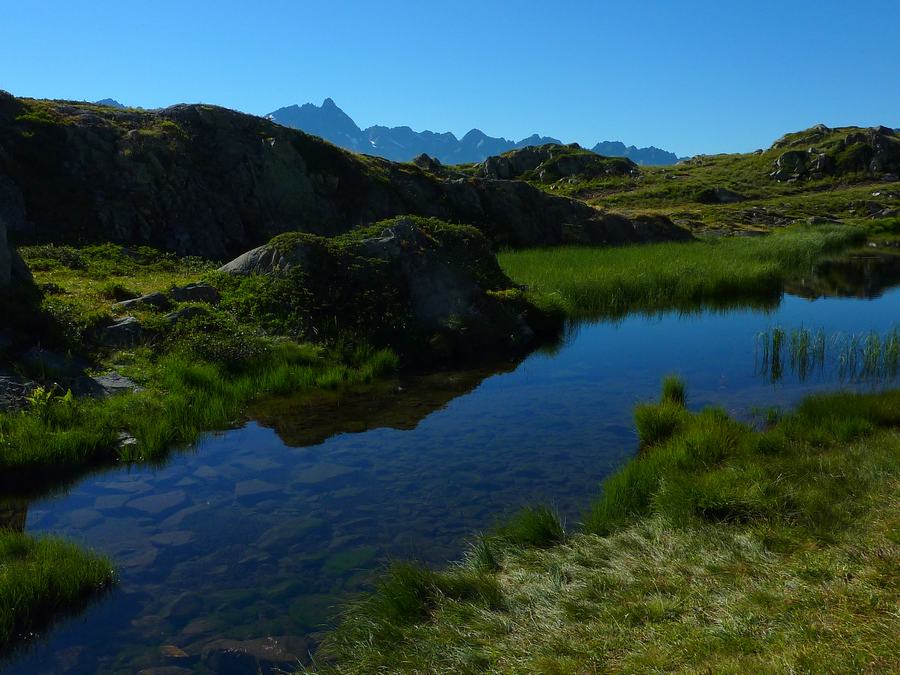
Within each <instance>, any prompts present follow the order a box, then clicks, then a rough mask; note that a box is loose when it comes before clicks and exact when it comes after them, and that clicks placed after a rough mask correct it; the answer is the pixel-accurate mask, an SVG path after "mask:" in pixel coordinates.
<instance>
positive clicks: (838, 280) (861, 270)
mask: <svg viewBox="0 0 900 675" xmlns="http://www.w3.org/2000/svg"><path fill="white" fill-rule="evenodd" d="M898 282H900V252H896V251H875V250H869V251H863V252H858V253H853V254H851V255H849V256H845V257H842V258H838V259H834V260H825V261H822V262H821V263H819V264H818V265H816V267H815V268H814V269H813V270H812V272H811V273H810V274H809V275H805V276H803V277H800V278H796V279H793V280H791V281H790V282H789V283H788V284H787V285H786V290H787V292H789V293H792V294H794V295H799V296H801V297H804V298H810V299H815V298H825V297H847V298H869V299H873V298H878V297H880V296H881V295H882V294H883V293H884V292H885V291H886V290H887V289H889V288H892V287H894V286H896V285H897V283H898Z"/></svg>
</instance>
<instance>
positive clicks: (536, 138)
mask: <svg viewBox="0 0 900 675" xmlns="http://www.w3.org/2000/svg"><path fill="white" fill-rule="evenodd" d="M266 117H267V118H268V119H270V120H272V121H273V122H276V123H278V124H281V125H282V126H285V127H291V128H293V129H300V130H302V131H305V132H306V133H309V134H313V135H315V136H321V137H322V138H324V139H326V140H328V141H331V142H332V143H334V144H335V145H337V146H340V147H342V148H346V149H347V150H353V151H354V152H362V153H366V154H369V155H377V156H379V157H384V158H386V159H390V160H393V161H395V162H408V161H410V160H411V159H413V158H415V157H417V156H419V155H421V154H422V153H425V154H427V155H430V156H431V157H435V158H437V159H439V160H440V161H441V162H443V163H444V164H464V163H468V162H482V161H484V160H485V159H487V158H488V157H491V156H494V155H499V154H501V153H504V152H507V151H509V150H514V149H516V148H524V147H528V146H533V145H544V144H546V143H557V144H558V143H560V142H561V141H559V140H558V139H555V138H551V137H549V136H540V135H538V134H533V135H531V136H529V137H528V138H523V139H522V140H520V141H518V142H517V141H511V140H508V139H506V138H495V137H492V136H488V135H487V134H485V133H484V132H482V131H480V130H479V129H472V130H471V131H469V132H468V133H467V134H466V135H465V136H463V137H462V138H457V137H456V136H455V135H454V134H452V133H450V132H449V131H448V132H444V133H435V132H434V131H413V130H412V129H411V128H410V127H406V126H403V127H386V126H380V125H376V126H371V127H368V128H366V129H360V127H359V126H358V125H357V124H356V122H354V121H353V119H352V118H351V117H350V116H349V115H348V114H347V113H345V112H344V111H343V110H341V109H340V108H339V107H338V106H337V104H336V103H335V102H334V101H333V100H332V99H330V98H326V99H325V100H324V101H323V102H322V105H321V106H317V105H315V104H313V103H306V104H304V105H291V106H287V107H285V108H279V109H278V110H275V111H274V112H272V113H269V114H268V115H266ZM591 150H593V151H594V152H596V153H598V154H601V155H605V156H607V157H627V158H628V159H630V160H632V161H633V162H635V163H636V164H674V163H675V162H677V161H678V156H677V155H675V154H674V153H672V152H667V151H665V150H660V149H659V148H656V147H653V146H651V147H649V148H637V147H635V146H633V145H630V146H626V145H625V144H624V143H622V142H621V141H603V142H601V143H597V145H595V146H594V147H593V148H591Z"/></svg>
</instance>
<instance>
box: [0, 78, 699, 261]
mask: <svg viewBox="0 0 900 675" xmlns="http://www.w3.org/2000/svg"><path fill="white" fill-rule="evenodd" d="M0 183H5V184H7V186H11V189H12V190H14V191H15V193H16V194H17V195H20V197H21V202H22V206H23V208H24V212H25V213H27V216H28V218H27V221H24V220H23V221H22V222H17V223H15V224H14V225H13V226H12V230H13V231H12V232H11V236H13V238H14V240H20V241H45V242H46V241H52V242H57V243H58V242H63V241H79V242H89V241H115V242H120V243H131V244H149V245H152V246H156V247H158V248H162V249H166V250H171V251H175V252H177V253H180V254H191V255H201V256H204V257H208V258H214V259H222V260H227V259H228V258H230V257H233V256H234V255H237V254H238V253H240V252H242V251H246V250H247V249H249V248H253V247H254V246H258V245H261V244H263V243H265V242H266V241H268V240H269V239H271V238H272V237H273V236H275V235H277V234H280V233H283V232H292V231H301V232H309V233H312V234H318V235H324V236H333V235H337V234H341V233H343V232H347V231H349V230H351V229H353V228H356V227H359V226H362V225H366V224H369V223H373V222H377V221H379V220H382V219H385V218H390V217H393V216H397V215H402V214H415V215H421V216H431V217H436V218H441V219H443V220H447V221H449V222H461V223H468V224H472V225H475V226H476V227H479V228H481V229H482V230H483V231H484V232H485V233H486V234H488V236H489V237H490V238H492V239H493V242H494V244H495V245H503V246H506V245H508V246H524V245H532V244H554V243H558V242H560V241H564V240H569V239H572V240H584V241H596V242H602V243H628V242H633V241H643V240H646V239H650V240H665V239H671V238H684V237H685V236H686V233H684V232H683V231H681V230H679V229H678V228H676V227H674V226H672V225H671V223H668V224H666V225H665V227H662V228H660V229H656V225H655V224H654V225H652V226H649V227H647V226H641V227H635V228H624V229H623V228H620V227H619V222H620V221H619V220H618V219H614V220H613V221H609V222H611V223H613V224H614V225H615V227H614V228H613V229H612V230H610V231H606V230H605V229H604V228H605V223H606V222H607V220H606V217H605V216H604V215H603V214H601V213H599V212H598V211H597V210H595V209H593V208H591V207H589V206H586V205H585V204H583V203H580V202H575V201H573V200H566V199H563V198H560V197H555V196H553V195H549V194H546V193H544V192H542V191H540V190H537V189H536V188H534V187H532V186H530V185H527V184H510V183H509V182H507V181H498V180H493V179H487V178H460V177H455V176H448V177H441V176H438V175H435V174H434V173H432V172H431V171H429V170H428V169H422V168H420V167H418V166H415V165H411V164H396V163H393V162H390V161H387V160H383V159H379V158H375V157H367V156H364V155H355V154H353V153H350V152H347V151H344V150H341V149H339V148H337V147H335V146H333V145H331V144H330V143H327V142H325V141H323V140H321V139H319V138H315V137H313V136H309V135H307V134H305V133H303V132H300V131H296V130H293V129H287V128H285V127H282V126H279V125H278V124H274V123H273V122H271V121H269V120H266V119H262V118H259V117H253V116H250V115H245V114H242V113H238V112H235V111H232V110H227V109H224V108H218V107H214V106H208V105H177V106H173V107H170V108H166V109H163V110H153V111H150V110H134V109H125V110H122V109H116V108H110V107H104V106H96V105H93V104H85V103H73V102H61V101H36V100H30V99H18V98H15V97H13V96H10V95H9V94H5V93H0ZM563 232H566V233H570V234H566V235H565V236H564V235H563ZM572 233H574V234H572Z"/></svg>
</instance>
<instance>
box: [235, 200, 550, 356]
mask: <svg viewBox="0 0 900 675" xmlns="http://www.w3.org/2000/svg"><path fill="white" fill-rule="evenodd" d="M220 272H222V273H224V274H227V275H232V276H237V277H245V278H248V277H260V276H263V277H266V278H267V279H268V280H269V283H268V284H254V285H253V288H254V290H255V292H256V293H258V294H261V295H262V296H263V297H257V298H255V303H254V304H255V305H256V306H263V307H265V306H266V304H267V303H268V304H269V305H271V306H272V308H273V309H277V311H279V312H280V313H281V314H280V315H281V316H287V317H291V318H292V320H293V322H294V323H293V325H292V329H293V330H294V331H296V332H298V333H302V334H305V335H307V336H319V337H322V336H326V335H327V334H329V333H330V331H332V329H333V328H336V330H337V332H336V333H332V334H334V335H336V336H337V335H339V334H340V331H341V330H349V331H350V332H352V333H353V334H358V333H359V332H360V331H362V332H364V333H365V334H366V335H367V336H368V337H369V338H370V339H371V341H373V342H374V343H376V344H388V345H390V346H393V347H396V348H399V349H401V350H403V351H410V348H415V347H434V348H437V349H439V350H442V351H450V352H452V353H454V354H456V353H464V354H471V353H477V352H484V351H487V350H491V349H495V350H496V349H509V348H516V347H524V346H527V345H528V344H530V343H531V342H532V340H533V339H534V337H535V330H536V329H537V330H542V328H541V326H543V325H544V323H543V322H541V323H540V325H538V323H537V322H535V321H534V319H535V317H536V316H537V310H536V309H535V308H534V307H532V306H531V305H530V304H529V303H527V301H525V299H524V296H523V295H522V293H521V291H519V290H518V289H516V288H515V287H514V285H513V284H512V282H511V281H510V280H509V279H508V278H507V277H506V275H505V274H504V273H503V272H502V270H501V269H500V267H499V265H498V264H497V261H496V258H495V257H494V255H493V253H492V251H491V246H490V243H489V242H488V240H487V239H486V238H485V237H484V235H482V234H481V233H480V232H479V231H478V230H477V229H475V228H472V227H469V226H463V225H449V224H447V223H443V222H441V221H438V220H435V219H425V218H415V217H400V218H396V219H394V220H391V221H385V222H382V223H379V224H378V225H375V226H372V227H370V228H366V229H364V230H361V231H359V232H356V233H353V234H351V235H345V236H343V237H337V238H324V237H317V236H314V235H308V234H299V233H296V234H285V235H281V236H280V237H276V238H275V239H273V240H272V241H271V242H270V243H268V244H266V245H264V246H261V247H258V248H256V249H253V250H251V251H248V252H247V253H245V254H243V255H241V256H239V257H238V258H236V259H234V260H232V261H231V262H229V263H228V264H226V265H224V266H223V267H222V268H221V269H220ZM268 294H271V295H268ZM413 351H414V349H413Z"/></svg>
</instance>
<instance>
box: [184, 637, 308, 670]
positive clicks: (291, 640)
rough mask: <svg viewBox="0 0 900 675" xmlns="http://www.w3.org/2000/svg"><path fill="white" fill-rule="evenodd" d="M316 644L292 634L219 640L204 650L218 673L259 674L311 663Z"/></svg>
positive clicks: (208, 665) (206, 658)
mask: <svg viewBox="0 0 900 675" xmlns="http://www.w3.org/2000/svg"><path fill="white" fill-rule="evenodd" d="M312 647H313V644H312V643H311V642H310V641H308V640H304V639H303V638H300V637H295V636H291V635H284V636H275V637H265V638H258V639H256V640H228V639H217V640H213V641H211V642H209V643H207V644H206V645H205V646H204V647H203V649H202V656H203V660H204V662H205V664H206V665H207V667H209V668H210V669H211V670H212V671H213V672H215V673H222V674H224V673H228V674H229V675H243V674H244V673H247V674H250V675H256V674H257V673H260V672H271V671H272V669H285V668H288V669H290V670H295V669H296V668H297V666H298V665H299V664H302V663H308V662H309V658H310V657H309V654H310V651H311V649H312Z"/></svg>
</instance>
